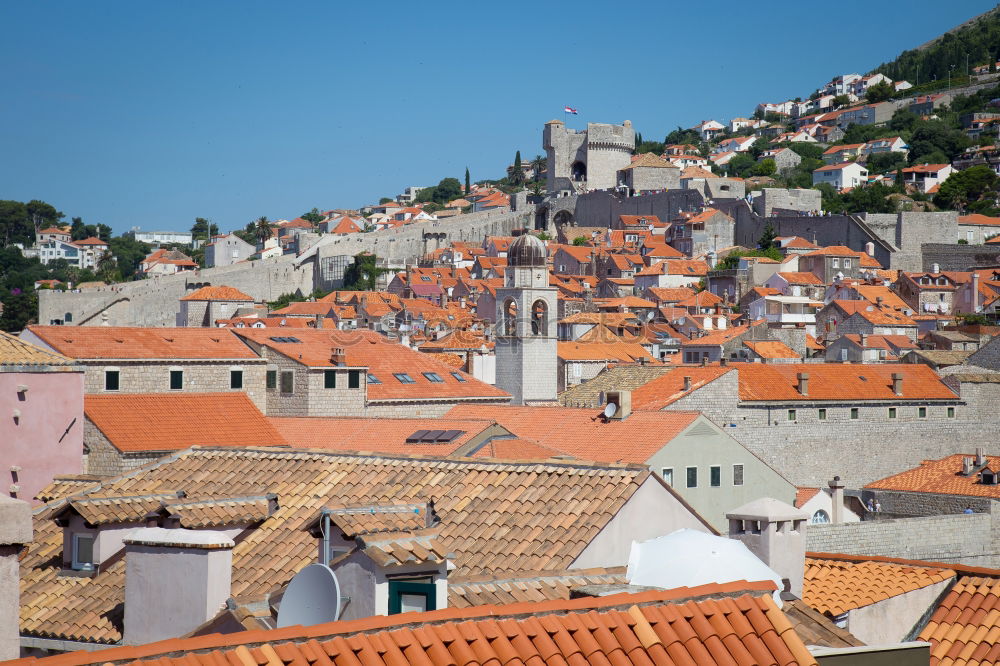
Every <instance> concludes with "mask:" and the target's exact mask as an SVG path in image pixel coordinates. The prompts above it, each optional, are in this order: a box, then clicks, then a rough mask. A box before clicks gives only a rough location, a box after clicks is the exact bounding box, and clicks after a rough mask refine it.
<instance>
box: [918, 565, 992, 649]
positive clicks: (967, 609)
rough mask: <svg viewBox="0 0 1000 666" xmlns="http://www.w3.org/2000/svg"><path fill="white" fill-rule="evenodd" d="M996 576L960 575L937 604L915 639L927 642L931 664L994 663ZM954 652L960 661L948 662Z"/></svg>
mask: <svg viewBox="0 0 1000 666" xmlns="http://www.w3.org/2000/svg"><path fill="white" fill-rule="evenodd" d="M998 624H1000V578H997V577H995V576H991V577H986V576H962V577H960V578H959V579H958V581H957V582H956V583H955V585H954V586H953V587H952V588H951V590H949V591H948V594H947V595H945V597H944V599H942V600H941V601H940V603H938V605H937V607H936V608H935V609H934V614H933V615H931V618H930V621H928V622H927V625H926V626H925V627H924V628H923V630H922V631H921V632H920V634H919V635H918V636H917V640H920V641H928V642H929V643H930V644H931V664H946V663H962V664H965V665H967V666H987V665H988V664H995V663H996V660H997V658H998V656H1000V655H998V652H1000V650H998V647H1000V631H998V629H997V627H998ZM952 655H957V656H958V658H959V659H961V661H951V660H950V659H949V657H950V656H952Z"/></svg>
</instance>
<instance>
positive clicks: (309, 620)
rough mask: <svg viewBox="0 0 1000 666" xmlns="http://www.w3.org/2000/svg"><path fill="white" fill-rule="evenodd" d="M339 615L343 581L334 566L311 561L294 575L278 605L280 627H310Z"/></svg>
mask: <svg viewBox="0 0 1000 666" xmlns="http://www.w3.org/2000/svg"><path fill="white" fill-rule="evenodd" d="M339 618H340V584H339V583H337V576H336V575H335V574H334V573H333V569H331V568H330V567H328V566H326V565H325V564H310V565H309V566H307V567H306V568H304V569H302V571H300V572H298V573H297V574H295V577H294V578H292V582H290V583H289V584H288V589H286V590H285V595H284V596H283V597H282V598H281V607H280V608H278V627H291V626H294V625H297V624H300V625H304V626H308V625H313V624H322V623H324V622H335V621H336V620H338V619H339Z"/></svg>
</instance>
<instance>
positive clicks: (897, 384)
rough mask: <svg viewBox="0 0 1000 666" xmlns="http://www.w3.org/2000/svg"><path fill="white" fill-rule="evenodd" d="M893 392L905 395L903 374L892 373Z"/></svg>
mask: <svg viewBox="0 0 1000 666" xmlns="http://www.w3.org/2000/svg"><path fill="white" fill-rule="evenodd" d="M892 392H893V393H895V394H896V395H903V374H902V373H900V372H894V373H892Z"/></svg>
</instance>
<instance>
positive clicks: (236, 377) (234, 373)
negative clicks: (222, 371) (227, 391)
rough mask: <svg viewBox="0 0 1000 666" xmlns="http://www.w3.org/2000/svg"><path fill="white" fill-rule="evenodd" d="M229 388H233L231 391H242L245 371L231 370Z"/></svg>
mask: <svg viewBox="0 0 1000 666" xmlns="http://www.w3.org/2000/svg"><path fill="white" fill-rule="evenodd" d="M229 388H231V389H241V388H243V371H242V370H230V371H229Z"/></svg>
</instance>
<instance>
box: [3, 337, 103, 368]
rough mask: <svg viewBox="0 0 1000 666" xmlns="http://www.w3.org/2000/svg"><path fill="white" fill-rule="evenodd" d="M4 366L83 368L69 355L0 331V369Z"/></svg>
mask: <svg viewBox="0 0 1000 666" xmlns="http://www.w3.org/2000/svg"><path fill="white" fill-rule="evenodd" d="M4 366H33V367H36V368H40V367H49V368H51V369H53V370H62V371H64V372H74V371H82V370H83V368H82V367H80V366H78V365H77V364H76V361H74V360H73V359H71V358H69V357H66V356H63V355H62V354H57V353H55V352H53V351H49V350H48V349H42V348H41V347H37V346H35V345H33V344H31V343H29V342H26V341H24V340H22V339H20V338H18V337H17V336H15V335H11V334H10V333H4V332H3V331H0V369H2V368H3V367H4ZM0 371H2V370H0Z"/></svg>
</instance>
